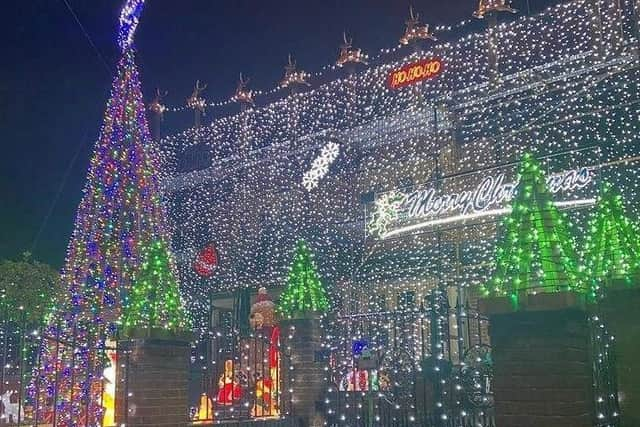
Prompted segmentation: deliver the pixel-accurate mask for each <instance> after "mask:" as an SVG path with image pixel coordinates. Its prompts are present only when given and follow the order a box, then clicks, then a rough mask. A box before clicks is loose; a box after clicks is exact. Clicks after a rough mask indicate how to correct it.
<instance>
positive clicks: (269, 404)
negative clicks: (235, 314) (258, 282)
mask: <svg viewBox="0 0 640 427" xmlns="http://www.w3.org/2000/svg"><path fill="white" fill-rule="evenodd" d="M249 323H250V324H251V327H252V328H253V329H255V330H256V331H258V332H260V333H261V334H262V336H264V337H265V339H266V340H268V345H266V346H265V345H260V346H257V347H254V348H253V349H252V351H251V352H250V353H251V355H254V357H256V356H259V358H260V360H263V361H267V363H266V365H265V364H264V362H260V363H257V362H256V363H255V365H256V367H255V368H254V371H255V372H254V373H255V374H257V375H258V377H257V378H256V383H255V387H256V390H255V397H256V401H255V404H254V406H253V408H252V410H251V414H252V415H253V416H254V417H272V416H278V415H279V412H280V411H279V407H278V395H279V393H280V384H279V383H280V380H281V375H280V372H279V370H280V328H279V327H278V325H277V324H276V307H275V304H274V303H273V301H272V300H271V296H269V294H268V293H267V289H266V288H264V287H262V288H260V289H258V297H257V298H256V302H255V303H254V304H253V305H252V306H251V313H250V316H249ZM255 343H257V341H254V344H255ZM263 351H266V353H267V354H264V353H262V352H263ZM264 356H267V357H266V358H265V357H264ZM249 359H251V356H250V357H249Z"/></svg>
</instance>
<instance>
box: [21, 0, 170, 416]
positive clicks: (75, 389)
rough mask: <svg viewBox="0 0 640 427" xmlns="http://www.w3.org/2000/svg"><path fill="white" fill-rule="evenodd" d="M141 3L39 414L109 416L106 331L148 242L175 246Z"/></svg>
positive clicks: (44, 363) (123, 38) (42, 373)
mask: <svg viewBox="0 0 640 427" xmlns="http://www.w3.org/2000/svg"><path fill="white" fill-rule="evenodd" d="M142 3H143V1H141V0H137V1H136V0H129V1H127V2H126V4H125V7H124V9H123V12H122V15H121V19H120V20H121V32H120V34H119V36H120V37H119V40H120V46H121V48H122V59H121V60H120V62H119V64H118V67H117V74H116V77H115V79H114V82H113V87H112V90H111V97H110V99H109V101H108V103H107V108H106V112H105V116H104V122H103V125H102V129H101V132H100V138H99V140H98V142H97V143H96V146H95V150H94V153H93V157H92V159H91V164H90V167H89V173H88V177H87V183H86V185H85V189H84V195H83V198H82V200H81V202H80V206H79V207H78V212H77V217H76V221H75V225H74V231H73V235H72V238H71V241H70V243H69V248H68V253H67V258H66V260H65V265H64V268H63V270H62V276H61V277H62V283H63V284H64V285H65V286H66V287H67V298H66V303H64V304H63V305H62V306H60V307H57V308H56V310H55V311H54V312H53V313H52V314H51V316H50V319H49V326H48V327H47V329H46V331H45V339H44V340H43V344H42V347H41V355H40V365H39V368H38V369H37V371H36V372H35V374H36V376H35V378H34V379H33V381H32V385H31V396H32V397H33V398H34V399H36V400H37V407H38V418H39V419H40V420H41V421H49V422H51V423H53V424H54V425H57V426H60V427H62V426H72V425H99V424H100V423H101V417H102V411H103V408H102V400H101V390H102V372H103V370H104V368H105V360H106V357H105V353H104V347H105V341H106V340H107V339H108V338H109V337H112V336H113V335H114V333H115V331H116V329H117V327H118V324H119V320H120V316H121V314H122V308H123V307H124V306H128V307H133V306H131V305H130V304H127V299H128V295H129V292H130V290H131V286H132V280H133V279H134V278H136V277H141V278H145V277H146V279H147V280H149V276H148V274H149V272H148V270H147V269H142V270H141V269H140V265H141V263H142V262H143V261H144V260H143V258H144V257H145V255H146V253H145V251H146V250H147V249H148V248H154V247H155V246H154V245H156V244H159V245H160V246H161V247H162V248H166V247H167V242H168V241H169V240H168V238H167V233H166V230H165V225H164V212H163V208H162V203H161V201H160V197H159V191H158V181H157V167H156V158H155V156H154V154H153V153H152V152H151V147H150V146H149V143H150V141H151V137H150V133H149V129H148V126H147V121H146V117H145V105H144V103H143V99H142V93H141V90H140V80H139V78H138V72H137V69H136V65H135V62H134V52H133V50H132V48H131V46H130V44H131V41H132V38H133V34H132V32H133V31H134V30H135V26H136V25H137V22H138V16H139V13H140V12H141V9H142ZM158 242H160V243H158ZM168 256H169V255H168V253H167V254H166V257H168ZM165 261H166V263H167V264H164V265H162V266H161V267H162V268H160V269H158V271H162V274H163V280H165V281H166V283H172V284H173V285H175V279H174V278H173V277H174V276H173V277H172V275H173V271H172V268H170V267H169V266H171V265H172V263H171V262H169V261H167V260H166V259H165ZM170 288H171V293H170V295H157V297H158V298H164V299H167V300H170V301H172V307H173V304H174V302H175V303H176V304H178V305H179V302H176V301H178V297H177V293H176V292H175V288H174V287H173V286H171V287H170ZM134 302H135V299H134ZM161 311H162V310H161ZM162 316H163V317H162V319H163V320H162V321H163V322H166V323H170V324H171V325H174V326H178V325H180V324H181V322H182V320H181V319H182V317H181V316H178V315H177V314H176V310H175V309H172V310H167V312H166V313H165V314H163V315H162ZM141 317H142V316H141ZM54 406H55V408H54Z"/></svg>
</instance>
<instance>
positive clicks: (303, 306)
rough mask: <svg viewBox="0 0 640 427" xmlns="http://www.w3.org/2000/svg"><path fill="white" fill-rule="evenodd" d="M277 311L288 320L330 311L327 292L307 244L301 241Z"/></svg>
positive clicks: (297, 246)
mask: <svg viewBox="0 0 640 427" xmlns="http://www.w3.org/2000/svg"><path fill="white" fill-rule="evenodd" d="M276 310H277V311H278V312H279V313H280V314H281V315H282V316H285V317H287V318H293V317H298V316H302V317H304V315H305V314H307V313H325V312H327V311H328V310H329V298H328V296H327V291H326V290H325V288H324V286H323V285H322V283H321V282H320V277H319V276H318V272H317V269H316V266H315V264H314V262H313V258H312V255H311V252H310V251H309V248H308V247H307V244H306V243H305V242H304V240H299V241H298V243H297V245H296V252H295V255H294V257H293V264H292V265H291V268H290V269H289V276H288V279H287V286H286V288H285V290H284V292H283V293H282V295H280V300H279V302H278V306H277V307H276Z"/></svg>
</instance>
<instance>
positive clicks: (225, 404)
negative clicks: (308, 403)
mask: <svg viewBox="0 0 640 427" xmlns="http://www.w3.org/2000/svg"><path fill="white" fill-rule="evenodd" d="M194 354H195V355H196V356H195V358H196V359H200V360H195V361H194V362H195V365H199V366H200V373H199V375H198V376H199V378H198V379H197V380H195V382H196V383H197V384H198V385H199V386H198V393H197V394H198V396H197V398H196V399H195V400H196V401H195V402H194V399H193V398H192V406H191V411H190V420H191V421H194V422H211V421H213V422H218V421H238V422H240V421H251V420H260V419H275V418H282V417H285V416H286V415H288V414H290V412H291V395H290V393H289V391H288V387H286V384H287V381H288V378H287V372H288V367H289V366H290V358H289V354H288V352H287V351H286V349H285V347H284V346H283V345H281V341H280V330H279V328H278V327H272V328H263V329H262V330H258V331H252V332H250V333H247V334H242V335H241V334H239V333H238V331H235V330H226V331H225V330H216V331H213V332H212V333H211V334H210V337H209V338H208V339H205V340H203V341H201V342H200V343H199V346H198V348H196V349H195V352H194Z"/></svg>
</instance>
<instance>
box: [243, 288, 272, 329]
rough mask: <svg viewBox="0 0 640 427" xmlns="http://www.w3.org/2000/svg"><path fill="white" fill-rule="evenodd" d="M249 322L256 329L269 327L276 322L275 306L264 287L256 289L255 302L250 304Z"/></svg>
mask: <svg viewBox="0 0 640 427" xmlns="http://www.w3.org/2000/svg"><path fill="white" fill-rule="evenodd" d="M249 323H250V324H251V327H252V328H253V329H256V330H260V329H263V328H267V329H271V328H273V326H275V324H276V306H275V304H274V303H273V301H272V300H271V296H270V295H269V294H268V293H267V289H266V288H265V287H261V288H260V289H258V298H257V299H256V302H255V304H253V305H252V306H251V315H250V316H249Z"/></svg>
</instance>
